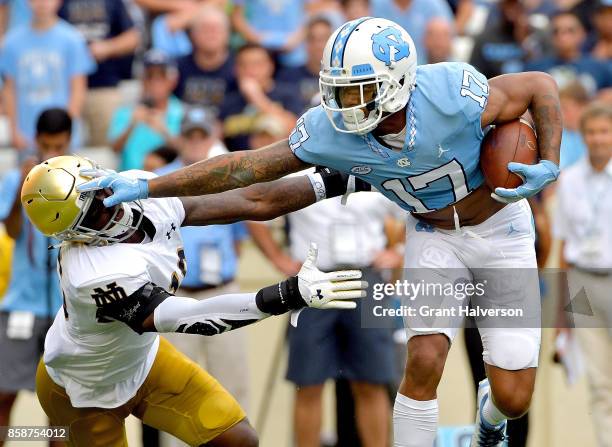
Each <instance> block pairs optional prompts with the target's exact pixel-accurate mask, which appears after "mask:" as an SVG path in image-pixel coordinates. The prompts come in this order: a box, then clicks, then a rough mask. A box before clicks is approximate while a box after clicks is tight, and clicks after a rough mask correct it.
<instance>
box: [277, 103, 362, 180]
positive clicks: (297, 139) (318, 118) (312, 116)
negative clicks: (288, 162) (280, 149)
mask: <svg viewBox="0 0 612 447" xmlns="http://www.w3.org/2000/svg"><path fill="white" fill-rule="evenodd" d="M355 138H356V136H355V135H350V134H343V133H340V132H337V131H336V130H335V129H334V128H333V127H332V125H331V123H330V122H329V119H328V117H327V114H326V113H325V111H324V110H323V108H322V107H321V106H317V107H313V108H312V109H309V110H308V111H307V112H306V113H304V114H303V115H302V116H301V117H300V119H298V120H297V122H296V125H295V129H294V130H293V132H291V135H289V147H290V148H291V150H292V151H293V153H294V154H295V156H296V157H297V158H299V159H300V160H302V161H303V162H305V163H309V164H312V165H322V166H328V167H330V168H334V169H338V170H340V171H344V170H345V168H344V167H343V161H345V160H346V155H347V151H346V149H349V150H350V148H351V147H352V146H355V144H358V143H359V140H357V141H355ZM357 138H358V137H357ZM339 147H342V148H343V149H344V150H338V148H339Z"/></svg>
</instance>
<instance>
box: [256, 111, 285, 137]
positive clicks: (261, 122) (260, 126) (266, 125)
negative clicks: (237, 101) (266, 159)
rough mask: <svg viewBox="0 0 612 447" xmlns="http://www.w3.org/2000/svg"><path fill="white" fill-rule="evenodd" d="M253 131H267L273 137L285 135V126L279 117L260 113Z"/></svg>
mask: <svg viewBox="0 0 612 447" xmlns="http://www.w3.org/2000/svg"><path fill="white" fill-rule="evenodd" d="M253 133H266V134H268V135H270V136H273V137H279V138H281V137H284V136H285V133H286V131H285V128H284V126H283V125H282V124H281V123H280V121H279V120H278V118H276V117H274V116H272V115H260V116H258V117H257V118H256V119H255V123H254V124H253Z"/></svg>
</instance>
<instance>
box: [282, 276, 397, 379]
mask: <svg viewBox="0 0 612 447" xmlns="http://www.w3.org/2000/svg"><path fill="white" fill-rule="evenodd" d="M362 270H363V273H364V278H363V279H364V280H366V281H368V283H369V284H370V287H372V285H373V284H374V283H380V282H382V278H381V277H380V275H379V274H378V273H377V272H375V271H374V270H372V269H362ZM394 349H395V347H394V344H393V337H392V330H391V329H389V328H363V327H362V325H361V304H360V303H358V306H357V309H354V310H325V309H304V310H303V311H302V313H301V314H300V316H299V320H298V325H297V328H294V327H293V326H291V327H290V328H289V365H288V369H287V379H288V380H290V381H291V382H293V383H295V384H296V385H298V386H309V385H320V384H323V383H324V382H325V381H326V380H327V379H336V378H344V379H347V380H351V381H361V382H368V383H378V384H389V383H392V382H393V381H394V379H395V376H394V355H395V351H394Z"/></svg>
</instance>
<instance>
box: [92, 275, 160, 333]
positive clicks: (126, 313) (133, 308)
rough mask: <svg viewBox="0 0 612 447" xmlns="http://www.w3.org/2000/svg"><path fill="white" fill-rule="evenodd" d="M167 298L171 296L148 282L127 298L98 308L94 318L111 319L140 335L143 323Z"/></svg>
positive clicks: (142, 330)
mask: <svg viewBox="0 0 612 447" xmlns="http://www.w3.org/2000/svg"><path fill="white" fill-rule="evenodd" d="M169 296H172V294H171V293H168V292H167V291H166V290H164V289H163V288H161V287H158V286H156V285H155V284H153V283H150V282H149V283H147V284H145V285H144V286H142V287H141V288H140V289H138V290H136V291H135V292H134V293H132V294H131V295H130V296H128V297H127V298H124V299H122V300H117V301H114V302H112V303H107V304H105V305H104V306H102V307H100V308H98V311H97V313H96V317H107V318H113V319H115V320H117V321H121V322H123V323H125V324H127V325H128V326H129V327H130V328H132V330H134V332H137V333H139V334H142V333H143V332H144V328H143V327H142V325H143V323H144V321H145V320H146V319H147V317H148V316H149V315H151V314H152V313H153V311H154V310H155V308H156V307H157V306H159V305H160V303H162V302H163V301H164V300H165V299H166V298H168V297H169Z"/></svg>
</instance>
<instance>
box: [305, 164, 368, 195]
mask: <svg viewBox="0 0 612 447" xmlns="http://www.w3.org/2000/svg"><path fill="white" fill-rule="evenodd" d="M315 172H316V173H318V174H319V175H321V179H322V180H323V184H324V185H325V197H326V198H328V199H329V198H331V197H337V196H343V195H344V194H346V188H347V186H348V179H349V175H348V174H345V173H343V172H340V171H337V170H335V169H330V168H326V167H325V166H317V168H316V170H315ZM371 190H372V186H371V185H370V184H369V183H367V182H365V181H363V180H361V179H359V178H357V177H355V192H359V191H371Z"/></svg>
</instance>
